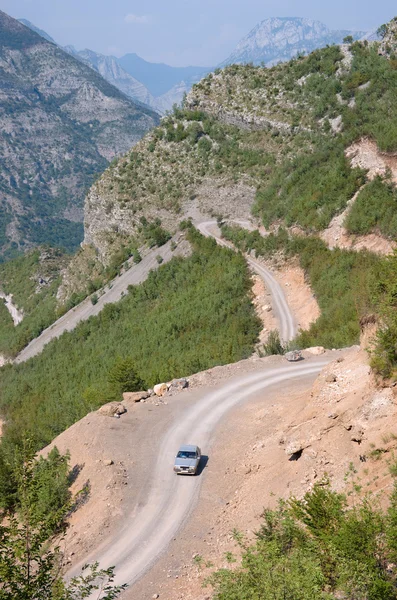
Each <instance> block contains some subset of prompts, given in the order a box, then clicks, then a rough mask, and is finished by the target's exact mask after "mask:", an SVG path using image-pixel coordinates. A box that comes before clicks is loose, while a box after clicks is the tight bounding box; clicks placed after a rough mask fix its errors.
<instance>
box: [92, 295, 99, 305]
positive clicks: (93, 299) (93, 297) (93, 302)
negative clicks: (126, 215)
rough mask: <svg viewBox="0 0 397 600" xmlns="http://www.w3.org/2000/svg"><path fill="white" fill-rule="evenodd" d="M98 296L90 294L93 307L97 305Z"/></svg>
mask: <svg viewBox="0 0 397 600" xmlns="http://www.w3.org/2000/svg"><path fill="white" fill-rule="evenodd" d="M98 300H99V298H98V294H92V296H91V303H92V304H93V305H94V306H95V304H98Z"/></svg>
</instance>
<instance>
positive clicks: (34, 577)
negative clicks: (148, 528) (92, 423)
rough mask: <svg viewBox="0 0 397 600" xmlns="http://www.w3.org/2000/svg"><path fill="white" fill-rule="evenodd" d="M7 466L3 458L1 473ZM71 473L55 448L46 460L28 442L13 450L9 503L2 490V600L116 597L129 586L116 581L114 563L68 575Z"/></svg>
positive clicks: (103, 599) (0, 551)
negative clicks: (64, 547) (65, 538)
mask: <svg viewBox="0 0 397 600" xmlns="http://www.w3.org/2000/svg"><path fill="white" fill-rule="evenodd" d="M3 468H4V464H3V463H2V462H1V461H0V472H1V470H2V469H3ZM72 475H73V472H72V471H69V466H68V456H61V455H60V454H59V452H58V451H57V449H56V448H54V449H53V450H52V451H51V452H50V454H49V455H48V457H47V458H46V459H44V458H42V457H41V458H40V459H38V460H36V459H34V458H33V453H32V450H31V449H29V447H28V445H25V447H24V448H23V449H20V450H19V453H18V454H14V463H13V471H12V480H11V481H10V482H9V486H10V488H9V489H11V486H12V489H13V493H12V495H11V494H8V495H7V498H6V499H7V500H10V501H11V502H9V503H8V505H7V506H6V508H4V505H3V504H4V490H3V489H0V581H1V588H0V598H1V600H36V599H38V598H40V600H82V599H83V598H88V597H91V595H92V594H94V593H95V594H96V595H95V597H97V598H101V599H102V600H113V599H114V598H116V597H117V596H118V595H119V594H120V593H121V591H122V590H123V589H125V588H126V585H122V586H115V585H114V584H113V582H114V570H113V568H109V569H99V566H98V564H97V563H94V564H92V565H88V566H86V567H84V569H85V571H84V575H81V576H77V577H74V578H72V579H71V580H70V581H69V582H65V581H64V579H63V575H64V567H65V563H64V557H63V556H62V551H61V549H60V546H59V542H60V540H62V532H63V531H64V528H65V517H66V515H67V513H68V512H69V511H70V510H73V502H74V501H75V499H72V498H71V497H70V493H69V490H68V488H69V485H70V483H71V481H72ZM2 481H3V478H2ZM54 534H56V535H57V537H56V538H54Z"/></svg>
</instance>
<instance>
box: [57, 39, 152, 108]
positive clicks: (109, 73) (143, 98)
mask: <svg viewBox="0 0 397 600" xmlns="http://www.w3.org/2000/svg"><path fill="white" fill-rule="evenodd" d="M65 50H67V52H69V53H71V54H73V55H74V56H75V57H76V58H78V59H80V60H82V61H83V62H85V63H86V64H87V65H88V66H90V67H93V68H94V69H95V70H96V71H98V73H100V74H101V75H102V77H103V78H104V79H106V81H108V82H109V83H111V84H112V85H114V86H116V87H117V88H118V89H119V90H121V91H122V92H123V93H124V94H126V95H127V96H129V97H130V98H132V99H133V100H137V101H138V102H142V103H143V104H147V105H148V106H151V107H152V108H154V109H157V105H156V100H155V98H154V97H153V96H152V94H151V93H150V92H149V90H148V89H147V87H145V86H144V85H143V84H142V83H141V82H140V81H138V80H137V79H135V78H134V77H132V75H130V74H129V73H127V71H125V70H124V69H123V68H122V67H121V65H120V63H119V62H118V60H117V58H115V57H114V56H105V55H103V54H99V53H98V52H94V51H93V50H88V49H86V50H80V51H78V50H76V49H75V48H73V46H67V47H65Z"/></svg>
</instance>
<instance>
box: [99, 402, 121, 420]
mask: <svg viewBox="0 0 397 600" xmlns="http://www.w3.org/2000/svg"><path fill="white" fill-rule="evenodd" d="M98 412H99V414H101V415H103V416H105V417H114V416H115V415H117V416H120V415H123V414H124V413H126V412H127V409H126V408H125V406H124V405H123V404H121V403H120V402H108V403H107V404H104V405H103V406H101V408H99V409H98Z"/></svg>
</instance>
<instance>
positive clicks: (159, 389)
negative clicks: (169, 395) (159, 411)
mask: <svg viewBox="0 0 397 600" xmlns="http://www.w3.org/2000/svg"><path fill="white" fill-rule="evenodd" d="M167 390H168V387H167V384H166V383H158V384H157V385H155V386H154V388H153V391H154V393H155V394H156V396H164V394H165V393H166V391H167Z"/></svg>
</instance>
